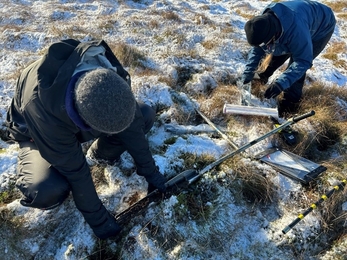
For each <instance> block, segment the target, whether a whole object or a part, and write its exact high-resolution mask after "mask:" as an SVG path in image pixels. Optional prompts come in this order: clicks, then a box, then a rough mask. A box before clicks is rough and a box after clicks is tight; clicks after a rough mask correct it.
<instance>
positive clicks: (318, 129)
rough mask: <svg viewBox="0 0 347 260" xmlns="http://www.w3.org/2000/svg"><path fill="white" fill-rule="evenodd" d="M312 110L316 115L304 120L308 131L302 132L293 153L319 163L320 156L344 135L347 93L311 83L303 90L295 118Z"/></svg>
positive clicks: (334, 87)
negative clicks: (306, 121) (308, 125)
mask: <svg viewBox="0 0 347 260" xmlns="http://www.w3.org/2000/svg"><path fill="white" fill-rule="evenodd" d="M311 110H314V111H315V115H314V116H313V117H310V118H308V119H307V120H309V122H310V124H311V125H312V126H311V129H305V128H303V132H302V133H301V134H299V138H298V139H299V140H300V143H299V144H298V145H297V146H296V147H295V152H296V153H297V154H300V155H304V156H305V157H307V158H309V159H313V160H321V159H322V158H318V157H319V156H322V155H323V156H324V154H323V153H320V152H324V151H327V150H328V149H329V148H331V147H333V146H334V145H338V144H340V142H341V140H342V139H343V138H344V137H345V136H346V135H347V128H346V120H347V89H346V88H342V87H338V86H327V85H324V84H322V83H319V82H315V83H312V84H311V85H309V86H307V87H306V88H304V93H303V99H302V102H301V104H300V108H299V111H298V114H303V113H306V112H308V111H311Z"/></svg>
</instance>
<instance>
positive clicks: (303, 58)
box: [243, 0, 336, 90]
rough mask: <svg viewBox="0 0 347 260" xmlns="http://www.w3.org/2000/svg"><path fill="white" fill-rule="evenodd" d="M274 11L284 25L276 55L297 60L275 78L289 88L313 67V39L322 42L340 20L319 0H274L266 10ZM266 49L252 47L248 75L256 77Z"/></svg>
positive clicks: (276, 42)
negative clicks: (282, 0)
mask: <svg viewBox="0 0 347 260" xmlns="http://www.w3.org/2000/svg"><path fill="white" fill-rule="evenodd" d="M270 10H271V11H272V12H274V14H275V15H276V17H277V18H278V19H279V20H280V22H281V25H282V34H281V36H280V37H279V38H278V39H277V40H276V41H275V50H274V52H273V55H274V56H279V55H284V54H290V55H291V57H292V59H293V61H294V62H293V63H292V64H291V65H290V66H289V67H288V68H287V69H286V70H285V71H284V72H283V73H282V74H281V75H280V76H279V77H278V78H277V79H276V80H275V82H276V83H278V84H279V85H280V86H281V87H282V89H283V90H284V89H287V88H289V87H290V86H291V85H292V84H293V83H294V82H296V81H297V80H298V79H300V78H301V77H302V76H303V75H304V74H305V72H306V71H307V70H308V69H309V68H310V67H311V66H312V61H313V45H312V42H313V41H319V40H320V39H322V38H324V37H325V36H326V35H327V34H329V33H331V31H332V30H334V27H335V24H336V20H335V17H334V14H333V12H332V10H331V9H330V8H329V7H328V6H326V5H323V4H321V3H318V2H315V1H307V0H302V1H288V2H280V3H271V4H270V5H268V6H267V7H266V8H265V10H264V11H263V13H266V12H268V11H270ZM265 54H266V53H265V51H264V50H263V49H262V48H261V47H258V46H255V47H252V49H251V51H250V52H249V55H248V61H247V64H246V69H245V71H244V75H243V76H244V77H245V78H253V76H254V72H255V70H256V69H257V67H258V65H259V62H260V60H261V59H262V58H263V57H264V56H265Z"/></svg>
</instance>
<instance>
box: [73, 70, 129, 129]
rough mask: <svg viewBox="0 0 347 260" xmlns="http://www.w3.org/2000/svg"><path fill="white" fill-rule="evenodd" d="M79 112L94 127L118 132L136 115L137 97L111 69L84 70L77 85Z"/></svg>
mask: <svg viewBox="0 0 347 260" xmlns="http://www.w3.org/2000/svg"><path fill="white" fill-rule="evenodd" d="M75 104H76V108H77V111H78V114H79V115H80V116H81V117H82V119H83V120H84V121H85V122H86V123H87V124H88V125H89V126H90V127H91V128H93V129H95V130H98V131H100V132H103V133H108V134H115V133H119V132H121V131H123V130H124V129H126V128H127V127H128V126H129V125H130V123H131V122H132V121H133V119H134V115H135V109H136V100H135V97H134V95H133V93H132V91H131V88H130V86H129V85H128V84H127V83H126V82H125V80H123V79H122V78H121V77H120V76H119V75H118V74H117V73H116V72H115V71H113V70H111V69H103V68H101V69H95V70H92V71H89V72H87V73H86V74H84V75H83V76H82V77H81V78H80V79H79V80H78V81H77V83H76V86H75Z"/></svg>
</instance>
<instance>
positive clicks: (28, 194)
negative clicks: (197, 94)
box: [16, 103, 155, 209]
mask: <svg viewBox="0 0 347 260" xmlns="http://www.w3.org/2000/svg"><path fill="white" fill-rule="evenodd" d="M139 106H140V110H141V113H142V115H143V119H144V121H145V122H144V124H143V125H144V129H143V132H144V133H147V132H148V131H149V130H150V129H151V127H152V126H153V124H154V119H155V112H154V110H153V109H152V108H151V107H150V106H148V105H145V104H142V103H139ZM110 138H111V139H110ZM99 139H100V140H102V142H105V143H106V146H105V147H104V148H106V149H108V148H112V149H111V151H113V152H116V153H117V154H116V155H115V156H118V155H120V154H119V153H123V152H124V148H123V147H122V146H119V144H118V143H117V142H116V141H113V142H112V143H107V140H110V141H112V136H108V137H107V138H106V137H104V136H102V137H100V138H99ZM99 139H98V140H99ZM19 148H20V150H19V153H18V163H17V181H16V186H17V188H18V189H19V190H20V191H21V192H22V194H23V195H24V197H23V198H22V199H21V201H20V203H21V204H22V205H23V206H27V207H33V208H40V209H52V208H55V207H57V206H58V205H60V204H61V203H63V201H64V200H65V199H66V198H67V197H68V196H69V193H70V186H69V183H68V182H67V180H66V178H65V177H64V176H63V175H61V174H60V173H59V172H58V171H57V170H56V169H55V168H54V167H53V166H52V165H51V164H50V163H48V162H47V161H46V160H45V159H44V158H42V156H41V155H40V152H39V150H38V148H37V146H36V144H35V142H31V141H25V142H20V143H19Z"/></svg>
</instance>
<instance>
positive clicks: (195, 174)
mask: <svg viewBox="0 0 347 260" xmlns="http://www.w3.org/2000/svg"><path fill="white" fill-rule="evenodd" d="M314 114H315V112H314V111H311V112H309V113H306V114H303V115H301V116H297V117H293V118H291V119H289V120H288V121H286V122H285V123H283V124H282V125H280V126H279V127H278V128H275V129H273V130H272V131H270V132H268V133H266V134H265V135H263V136H261V137H259V138H257V139H255V140H253V141H251V142H249V143H247V144H245V145H244V146H242V147H240V148H238V149H237V150H235V151H233V152H231V153H230V154H227V155H225V156H223V157H221V158H220V159H218V160H217V161H215V162H213V163H211V164H209V165H207V166H206V167H205V168H203V169H202V170H201V171H197V170H195V169H191V170H186V171H184V172H181V173H179V174H177V175H176V176H175V177H173V178H172V179H170V180H169V181H167V182H166V184H165V185H166V187H172V186H174V185H176V184H178V183H181V182H183V181H185V182H187V183H188V185H189V184H191V183H192V182H194V181H196V180H197V179H198V178H200V177H201V176H202V175H203V174H204V173H206V172H208V171H210V170H211V169H212V168H214V167H215V166H217V165H219V164H221V163H222V162H224V161H225V160H227V159H229V158H231V157H233V156H234V155H236V154H238V153H241V152H243V151H244V150H246V149H247V148H249V147H251V146H252V145H255V144H256V143H258V142H260V141H261V140H263V139H265V138H267V137H269V136H271V135H272V134H274V133H277V132H279V131H281V130H282V129H283V128H286V127H287V126H289V125H291V124H294V123H296V122H298V121H300V120H302V119H305V118H307V117H310V116H313V115H314ZM158 193H159V191H158V189H155V190H154V191H152V192H151V193H149V194H147V196H146V197H144V198H143V199H141V200H139V201H138V202H136V203H135V204H133V205H132V206H130V207H129V208H127V209H126V210H124V211H122V212H120V213H119V214H117V215H116V216H115V218H116V220H117V221H118V222H119V223H122V222H124V221H126V219H128V216H129V215H130V214H131V212H133V211H137V210H138V209H142V208H143V207H144V206H146V205H148V204H149V203H150V199H151V198H153V197H155V196H156V195H157V194H158Z"/></svg>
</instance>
